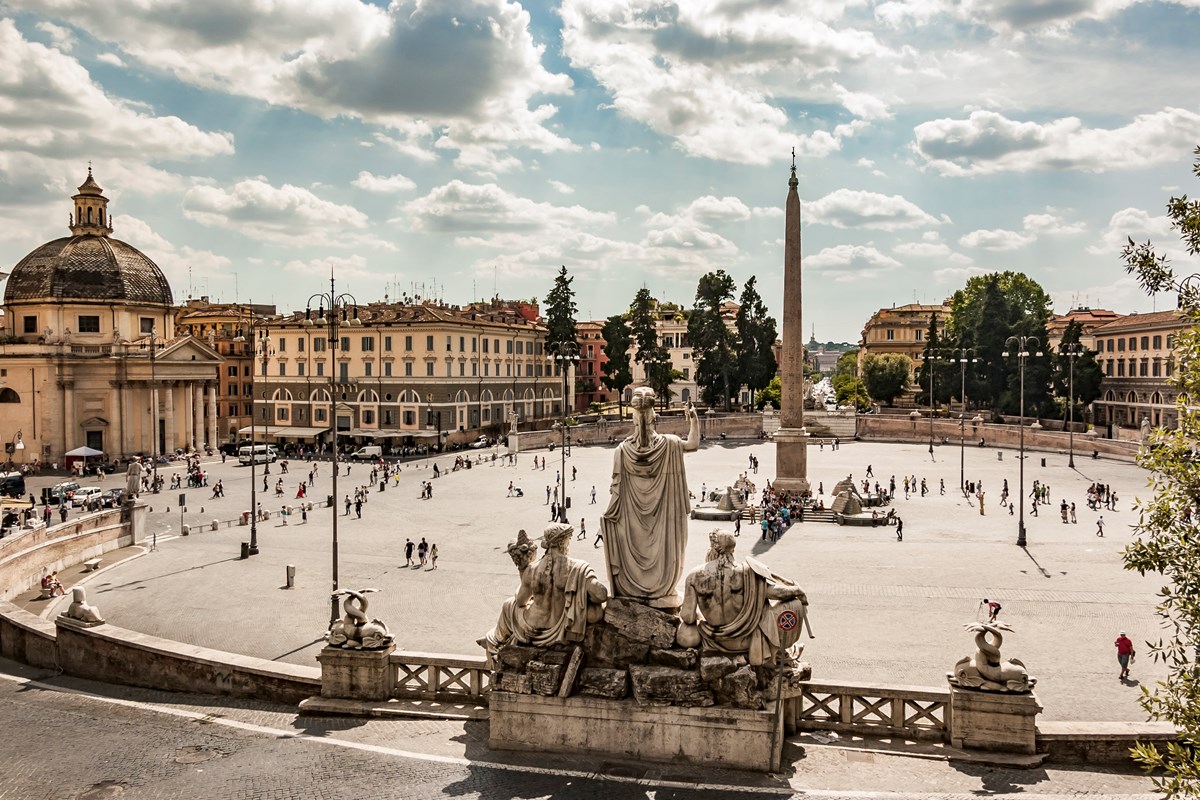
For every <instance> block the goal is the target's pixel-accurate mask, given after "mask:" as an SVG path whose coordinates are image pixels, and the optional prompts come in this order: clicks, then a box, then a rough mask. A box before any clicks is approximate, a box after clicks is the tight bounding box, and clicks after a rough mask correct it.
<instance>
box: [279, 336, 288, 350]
mask: <svg viewBox="0 0 1200 800" xmlns="http://www.w3.org/2000/svg"><path fill="white" fill-rule="evenodd" d="M279 352H281V353H286V352H287V339H285V338H283V337H282V336H280V337H279Z"/></svg>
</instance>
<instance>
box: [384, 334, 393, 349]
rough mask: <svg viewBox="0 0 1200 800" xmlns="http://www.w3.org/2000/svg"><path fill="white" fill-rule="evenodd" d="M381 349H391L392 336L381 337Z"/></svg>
mask: <svg viewBox="0 0 1200 800" xmlns="http://www.w3.org/2000/svg"><path fill="white" fill-rule="evenodd" d="M383 349H384V350H385V351H390V350H391V349H392V337H390V336H385V337H383Z"/></svg>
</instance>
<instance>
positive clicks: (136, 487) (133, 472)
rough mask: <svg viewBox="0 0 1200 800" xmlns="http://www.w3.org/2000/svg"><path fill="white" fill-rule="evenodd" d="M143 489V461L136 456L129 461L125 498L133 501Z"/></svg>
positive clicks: (126, 473) (126, 472)
mask: <svg viewBox="0 0 1200 800" xmlns="http://www.w3.org/2000/svg"><path fill="white" fill-rule="evenodd" d="M141 491H142V462H141V461H138V460H137V459H136V458H135V459H134V460H133V461H130V462H129V469H127V470H126V471H125V500H126V502H130V503H132V502H133V500H134V498H135V497H137V496H138V494H140V493H141Z"/></svg>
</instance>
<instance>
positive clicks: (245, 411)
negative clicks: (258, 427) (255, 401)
mask: <svg viewBox="0 0 1200 800" xmlns="http://www.w3.org/2000/svg"><path fill="white" fill-rule="evenodd" d="M242 416H243V417H253V416H254V406H253V405H251V404H250V403H243V404H242Z"/></svg>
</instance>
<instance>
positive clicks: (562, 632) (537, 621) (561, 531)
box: [479, 522, 608, 663]
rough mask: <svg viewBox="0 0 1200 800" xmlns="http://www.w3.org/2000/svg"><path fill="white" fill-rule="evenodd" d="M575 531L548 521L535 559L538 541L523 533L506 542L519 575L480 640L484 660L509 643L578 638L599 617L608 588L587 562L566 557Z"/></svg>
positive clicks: (549, 642)
mask: <svg viewBox="0 0 1200 800" xmlns="http://www.w3.org/2000/svg"><path fill="white" fill-rule="evenodd" d="M573 538H575V529H574V528H572V527H571V526H570V525H568V524H566V523H562V522H552V523H550V524H549V525H547V526H546V529H545V531H544V533H543V535H542V547H543V548H544V549H545V553H544V554H543V555H542V557H541V558H539V559H538V560H537V561H534V558H533V557H534V556H535V555H536V554H537V545H536V544H535V543H534V542H532V541H531V540H530V539H529V537H528V536H527V535H526V533H525V531H521V532H520V533H519V534H517V539H516V540H515V541H513V542H510V543H509V545H508V554H509V556H510V557H511V558H512V560H513V563H514V564H515V565H516V566H517V570H518V571H519V572H520V573H521V586H520V588H518V589H517V593H516V595H515V596H513V597H510V598H508V599H507V600H505V601H504V605H503V606H502V607H501V609H500V618H499V619H498V620H497V621H496V626H495V627H494V628H492V629H491V630H490V631H488V633H487V636H485V637H484V638H483V639H480V640H479V644H481V645H482V646H483V648H484V649H485V650H486V651H487V654H488V660H489V663H491V662H492V661H493V660H494V658H495V655H496V652H497V651H498V650H499V649H500V648H501V647H503V646H504V645H506V644H509V643H510V642H518V643H520V644H530V645H534V646H537V647H547V646H549V645H552V644H556V643H558V642H579V641H583V634H584V631H585V630H586V629H587V626H588V624H589V623H596V622H599V621H600V620H601V619H602V618H603V617H604V608H603V607H602V605H601V604H602V603H604V601H606V600H608V589H607V588H606V587H605V586H604V584H602V583H601V582H600V581H599V579H597V577H596V573H595V571H594V570H593V569H592V567H591V565H590V564H588V563H587V562H586V561H582V560H580V559H577V558H571V557H569V556H568V555H567V550H568V548H569V547H570V544H571V540H572V539H573Z"/></svg>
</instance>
